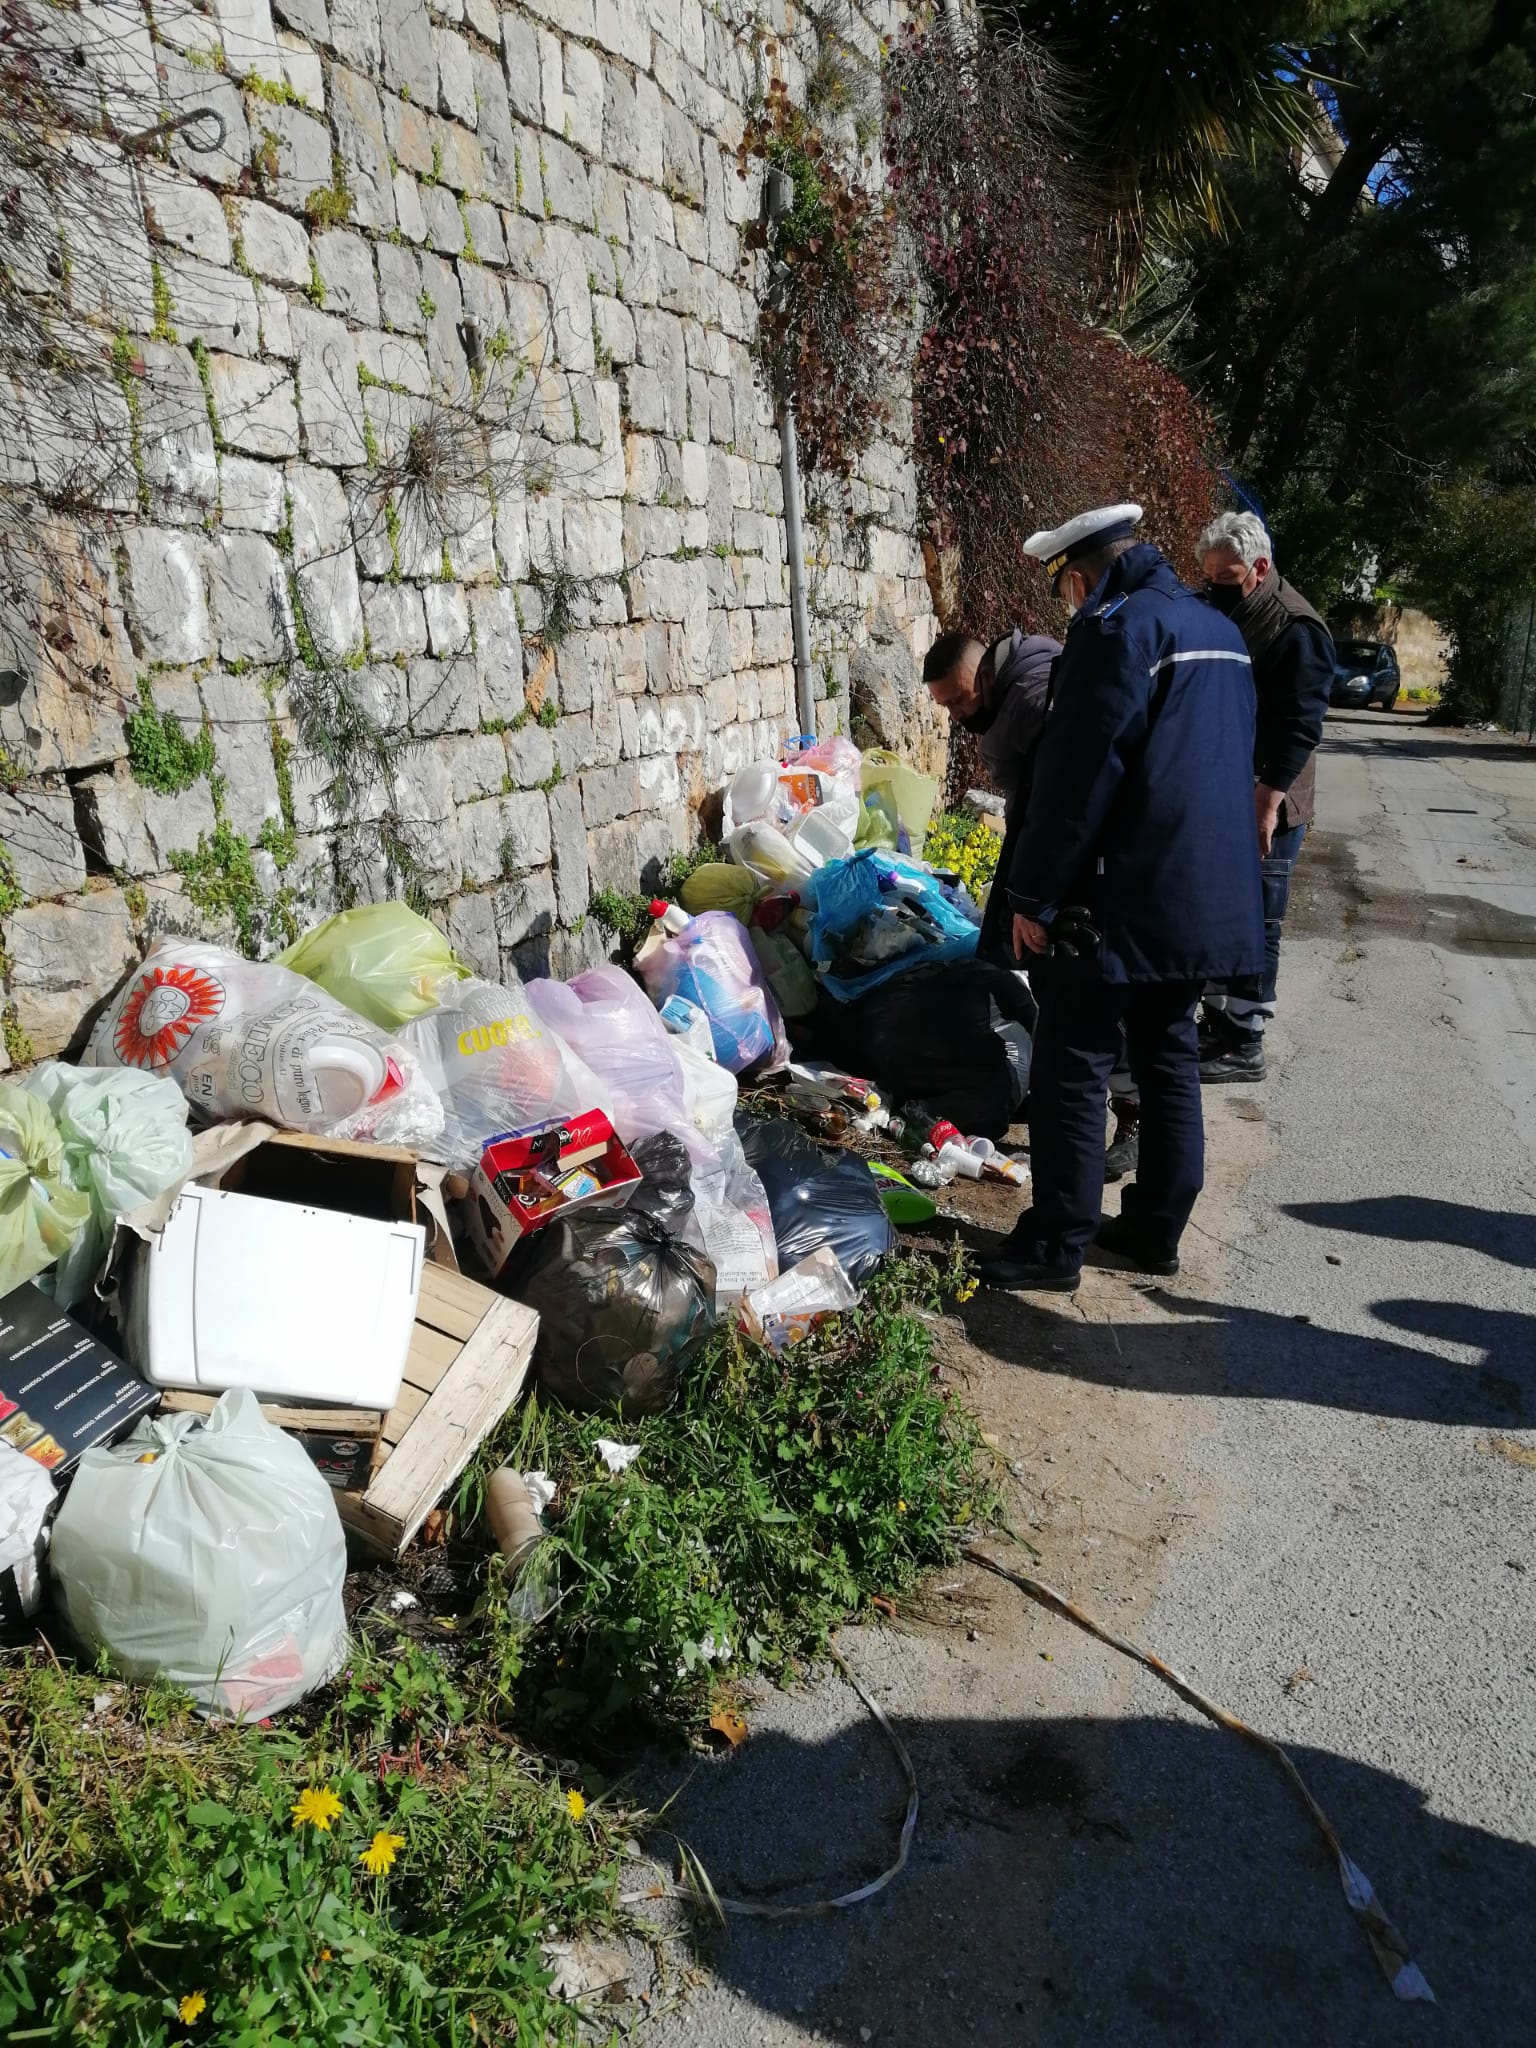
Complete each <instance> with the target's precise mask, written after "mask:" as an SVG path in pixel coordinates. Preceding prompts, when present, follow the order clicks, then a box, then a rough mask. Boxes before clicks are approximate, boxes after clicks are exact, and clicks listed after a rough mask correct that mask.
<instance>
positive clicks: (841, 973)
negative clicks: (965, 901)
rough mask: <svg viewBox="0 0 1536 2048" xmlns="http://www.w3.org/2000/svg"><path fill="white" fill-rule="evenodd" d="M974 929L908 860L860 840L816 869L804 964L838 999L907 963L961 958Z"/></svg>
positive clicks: (972, 943) (966, 955)
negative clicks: (852, 849) (856, 847)
mask: <svg viewBox="0 0 1536 2048" xmlns="http://www.w3.org/2000/svg"><path fill="white" fill-rule="evenodd" d="M978 936H979V928H978V926H977V924H976V923H975V921H974V919H973V918H971V917H968V916H967V915H966V913H965V911H964V910H962V909H961V908H960V907H959V905H958V904H957V903H955V902H953V901H952V900H951V897H950V895H949V893H947V892H946V890H945V889H944V886H943V884H942V883H940V882H939V881H938V880H937V879H936V878H935V877H934V876H933V875H931V874H929V872H928V870H927V869H926V868H924V867H920V866H919V865H918V864H917V862H916V861H912V860H904V859H903V858H902V856H901V855H900V854H896V853H890V852H888V851H887V850H886V849H885V848H883V847H878V846H867V847H865V848H864V849H863V850H862V851H861V852H859V853H853V854H850V855H849V856H848V857H847V859H846V860H833V861H828V862H827V864H826V865H825V867H821V868H818V869H817V870H816V911H815V915H814V916H813V918H812V919H811V962H812V965H813V966H814V967H815V969H816V977H817V980H818V981H819V982H820V983H821V985H822V987H823V988H824V989H825V990H826V991H827V993H828V994H829V995H831V996H835V997H836V998H837V1000H838V1001H839V1002H844V1003H846V1002H851V1001H852V1000H853V999H854V997H855V996H861V995H864V994H866V993H867V992H868V991H869V990H870V989H872V988H878V987H879V986H880V984H881V982H883V981H889V980H890V979H891V977H892V976H893V975H897V974H905V973H906V972H907V971H908V969H909V968H913V967H932V966H934V965H935V964H937V963H938V962H941V961H945V960H967V959H970V958H971V956H972V955H973V954H974V953H975V951H976V940H977V938H978Z"/></svg>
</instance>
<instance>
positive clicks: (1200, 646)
mask: <svg viewBox="0 0 1536 2048" xmlns="http://www.w3.org/2000/svg"><path fill="white" fill-rule="evenodd" d="M1253 732H1254V693H1253V671H1252V667H1251V665H1250V662H1249V659H1248V653H1247V650H1246V648H1245V647H1244V645H1243V640H1242V635H1241V634H1240V633H1239V632H1238V630H1237V628H1236V626H1234V625H1233V624H1232V622H1231V621H1230V620H1229V619H1225V618H1223V617H1222V615H1221V614H1220V612H1218V611H1216V610H1215V609H1214V608H1213V607H1212V606H1210V605H1208V604H1205V603H1204V602H1203V601H1202V600H1201V599H1200V598H1198V597H1196V596H1195V594H1194V592H1193V591H1192V590H1189V589H1187V588H1186V587H1185V585H1184V584H1182V583H1181V582H1180V581H1179V579H1178V577H1177V576H1175V574H1174V573H1173V570H1172V569H1171V568H1170V567H1169V565H1168V563H1167V562H1166V561H1164V559H1163V557H1162V556H1161V555H1160V554H1159V553H1158V551H1157V549H1156V548H1154V547H1149V546H1147V545H1146V544H1145V543H1143V544H1141V545H1138V546H1137V547H1134V548H1131V549H1130V550H1129V551H1128V552H1127V553H1125V554H1123V555H1121V556H1120V557H1119V558H1118V560H1116V561H1114V562H1111V563H1110V565H1109V568H1108V569H1107V570H1106V571H1105V573H1104V575H1103V576H1102V577H1101V578H1100V580H1099V582H1098V584H1097V585H1096V586H1095V588H1094V590H1093V591H1092V593H1091V594H1090V596H1089V598H1088V600H1087V602H1086V603H1085V604H1084V605H1083V608H1082V610H1081V611H1080V612H1079V613H1078V615H1077V617H1076V619H1074V620H1073V622H1072V625H1071V626H1070V627H1069V628H1068V631H1067V638H1066V644H1065V646H1064V647H1063V649H1062V652H1061V654H1060V655H1059V656H1058V658H1057V661H1056V667H1055V671H1054V673H1053V675H1052V678H1051V701H1050V707H1049V709H1048V711H1047V713H1046V720H1045V732H1044V736H1043V737H1042V739H1041V742H1040V750H1039V753H1038V754H1037V755H1036V757H1035V776H1034V784H1033V788H1032V790H1031V792H1030V799H1029V810H1028V812H1027V814H1026V816H1025V820H1024V829H1023V832H1022V834H1021V836H1020V838H1019V843H1018V846H1017V848H1016V849H1015V852H1014V856H1013V861H1012V865H1011V867H1010V870H1009V874H1008V882H1007V886H1008V894H1009V897H1010V899H1011V900H1012V903H1013V906H1014V908H1015V910H1018V911H1021V912H1022V913H1023V914H1024V916H1025V917H1029V918H1033V919H1034V920H1035V921H1036V922H1037V923H1049V922H1050V919H1051V917H1052V916H1053V915H1054V913H1055V912H1056V911H1058V910H1064V909H1066V908H1067V907H1068V906H1069V905H1076V904H1083V905H1086V906H1087V907H1088V909H1089V910H1090V911H1091V912H1092V915H1093V923H1094V925H1095V927H1096V929H1097V930H1098V931H1100V932H1101V933H1102V934H1103V943H1102V945H1101V947H1100V949H1099V959H1098V963H1097V964H1098V969H1099V972H1100V973H1101V974H1102V976H1103V977H1104V979H1105V980H1106V981H1112V982H1132V981H1207V980H1209V981H1231V980H1233V979H1235V978H1236V977H1237V976H1238V975H1246V974H1257V973H1259V972H1260V970H1261V969H1262V967H1263V964H1264V909H1263V894H1262V890H1261V887H1260V882H1259V842H1258V833H1257V829H1256V827H1255V823H1254V814H1253Z"/></svg>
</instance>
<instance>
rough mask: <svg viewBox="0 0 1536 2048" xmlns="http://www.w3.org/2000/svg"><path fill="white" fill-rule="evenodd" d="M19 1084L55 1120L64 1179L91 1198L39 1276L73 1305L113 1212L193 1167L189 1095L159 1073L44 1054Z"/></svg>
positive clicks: (96, 1263)
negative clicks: (68, 1239) (64, 1246)
mask: <svg viewBox="0 0 1536 2048" xmlns="http://www.w3.org/2000/svg"><path fill="white" fill-rule="evenodd" d="M20 1086H21V1087H22V1088H24V1089H25V1090H26V1092H27V1094H28V1095H35V1096H36V1097H37V1099H38V1101H39V1102H41V1103H43V1104H44V1105H45V1106H46V1107H47V1110H48V1113H49V1114H50V1116H52V1118H53V1120H54V1122H55V1123H56V1124H57V1125H58V1129H59V1137H60V1140H61V1142H62V1145H63V1156H64V1175H65V1178H66V1180H67V1181H68V1183H69V1185H70V1186H71V1187H72V1188H75V1189H77V1190H78V1191H79V1192H80V1193H81V1194H83V1195H85V1196H87V1197H88V1198H89V1201H90V1214H89V1216H88V1217H87V1219H86V1221H85V1223H84V1225H83V1226H82V1228H81V1230H80V1233H79V1235H78V1236H77V1237H76V1238H75V1240H74V1242H73V1244H71V1245H70V1247H69V1249H68V1250H67V1251H66V1252H64V1253H62V1254H61V1256H60V1258H59V1262H58V1264H57V1266H56V1267H55V1268H54V1270H53V1272H52V1273H51V1274H49V1275H48V1276H47V1277H46V1279H45V1281H44V1282H43V1283H42V1284H43V1286H44V1288H45V1291H46V1292H47V1293H50V1294H51V1295H52V1296H53V1298H54V1300H55V1301H56V1302H58V1304H59V1306H60V1307H61V1308H73V1307H74V1305H75V1304H76V1302H79V1301H83V1300H84V1299H85V1297H86V1296H87V1295H88V1294H89V1293H90V1291H91V1288H92V1286H93V1285H94V1284H95V1280H96V1274H97V1270H98V1268H99V1267H100V1265H101V1264H102V1262H103V1260H104V1259H105V1257H106V1251H107V1246H108V1244H109V1242H110V1240H111V1236H112V1225H113V1223H114V1222H115V1221H116V1220H117V1218H118V1217H119V1216H121V1215H122V1214H123V1212H124V1211H125V1210H127V1209H136V1208H137V1207H138V1206H139V1204H140V1203H141V1202H148V1201H151V1200H152V1199H153V1198H154V1197H155V1196H156V1195H158V1194H161V1193H162V1192H163V1191H164V1190H165V1189H166V1188H168V1187H172V1186H174V1184H175V1183H176V1182H177V1181H179V1180H184V1179H185V1178H186V1176H187V1174H188V1172H189V1171H190V1169H191V1165H192V1133H191V1132H190V1131H189V1130H188V1129H187V1103H186V1098H185V1096H184V1095H183V1094H182V1092H181V1090H180V1089H179V1088H178V1087H177V1086H176V1083H175V1082H174V1081H169V1080H166V1079H164V1078H163V1077H161V1076H159V1075H156V1074H141V1073H138V1072H137V1071H136V1070H134V1069H132V1068H120V1069H117V1070H112V1069H109V1068H104V1067H72V1066H68V1065H66V1064H64V1063H63V1062H62V1061H59V1060H44V1061H43V1063H42V1065H41V1066H38V1067H34V1068H33V1069H32V1071H31V1073H30V1074H28V1075H27V1076H26V1077H25V1079H24V1080H23V1081H22V1082H21V1083H20Z"/></svg>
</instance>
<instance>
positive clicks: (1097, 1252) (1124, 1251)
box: [1088, 1216, 1179, 1280]
mask: <svg viewBox="0 0 1536 2048" xmlns="http://www.w3.org/2000/svg"><path fill="white" fill-rule="evenodd" d="M1088 1256H1089V1258H1090V1259H1092V1261H1093V1263H1094V1264H1095V1265H1096V1266H1119V1267H1121V1268H1124V1269H1128V1270H1129V1271H1131V1272H1133V1273H1157V1274H1159V1275H1160V1276H1161V1277H1162V1278H1163V1279H1165V1280H1171V1279H1172V1278H1173V1276H1174V1274H1175V1273H1177V1272H1178V1270H1179V1255H1178V1253H1177V1252H1176V1251H1175V1252H1170V1251H1169V1250H1168V1248H1167V1247H1166V1245H1156V1244H1152V1243H1150V1242H1149V1241H1148V1240H1147V1239H1146V1238H1145V1237H1142V1236H1139V1235H1138V1233H1137V1230H1136V1224H1135V1220H1134V1218H1132V1217H1129V1216H1106V1217H1105V1218H1104V1220H1103V1222H1102V1223H1101V1224H1100V1225H1099V1227H1098V1229H1097V1230H1096V1231H1095V1232H1094V1238H1093V1243H1092V1244H1091V1245H1089V1247H1088Z"/></svg>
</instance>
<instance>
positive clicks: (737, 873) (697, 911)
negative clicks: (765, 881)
mask: <svg viewBox="0 0 1536 2048" xmlns="http://www.w3.org/2000/svg"><path fill="white" fill-rule="evenodd" d="M762 892H763V885H762V883H761V882H760V881H758V879H757V877H756V876H755V875H752V874H749V873H748V871H747V870H746V869H745V868H739V867H737V866H736V864H735V862H734V861H731V862H727V861H706V862H705V864H704V866H703V867H701V868H695V869H694V871H693V873H692V874H691V875H689V877H688V878H687V880H686V881H685V882H684V883H683V886H682V888H681V889H679V890H678V892H677V900H678V902H679V903H681V904H682V906H683V908H684V910H686V911H687V913H688V915H689V916H690V917H702V916H703V914H704V912H705V911H706V910H728V911H729V912H730V913H731V915H732V917H736V918H740V920H741V922H742V923H743V924H745V923H746V922H747V921H748V919H749V918H750V917H751V915H752V906H753V904H754V903H755V902H756V901H757V899H758V897H759V896H760V895H761V894H762Z"/></svg>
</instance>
